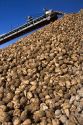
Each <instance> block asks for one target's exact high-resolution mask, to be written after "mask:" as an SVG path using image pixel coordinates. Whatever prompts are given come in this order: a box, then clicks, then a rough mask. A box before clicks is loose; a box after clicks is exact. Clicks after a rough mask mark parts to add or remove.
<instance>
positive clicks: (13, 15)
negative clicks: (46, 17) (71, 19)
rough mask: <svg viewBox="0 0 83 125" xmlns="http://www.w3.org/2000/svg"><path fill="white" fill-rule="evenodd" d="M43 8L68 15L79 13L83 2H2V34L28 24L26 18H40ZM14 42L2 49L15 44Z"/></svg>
mask: <svg viewBox="0 0 83 125" xmlns="http://www.w3.org/2000/svg"><path fill="white" fill-rule="evenodd" d="M43 8H48V9H53V10H60V11H64V12H66V13H71V12H78V11H79V10H80V9H81V8H83V0H0V34H4V33H6V32H8V31H10V30H11V29H13V28H16V27H17V26H19V25H22V24H24V23H25V22H26V17H27V16H29V15H31V16H34V17H36V16H39V15H41V14H42V13H43ZM16 40H17V39H15V40H12V41H10V42H8V43H6V44H4V45H1V46H0V48H3V47H5V46H8V45H9V44H11V43H13V42H15V41H16Z"/></svg>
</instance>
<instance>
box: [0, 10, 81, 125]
mask: <svg viewBox="0 0 83 125" xmlns="http://www.w3.org/2000/svg"><path fill="white" fill-rule="evenodd" d="M0 124H1V125H83V14H82V12H79V13H76V14H68V15H65V16H64V17H63V18H61V19H59V20H57V21H55V22H54V23H51V24H50V25H48V26H46V27H44V28H43V29H40V30H38V31H36V32H35V33H33V34H31V35H29V36H27V37H25V38H22V39H20V40H19V41H18V42H17V43H15V44H13V45H11V46H9V47H7V48H5V49H1V50H0Z"/></svg>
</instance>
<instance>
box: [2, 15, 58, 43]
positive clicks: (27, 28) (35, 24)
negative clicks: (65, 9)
mask: <svg viewBox="0 0 83 125" xmlns="http://www.w3.org/2000/svg"><path fill="white" fill-rule="evenodd" d="M54 20H56V14H55V13H53V14H52V15H48V16H45V15H43V16H41V17H39V18H36V19H34V20H32V21H31V22H28V23H25V24H24V25H22V26H20V27H18V28H16V29H14V30H12V31H10V32H8V33H6V34H4V35H2V36H0V45H1V44H4V43H6V42H8V41H10V40H12V39H14V38H17V37H19V36H21V35H23V34H25V33H28V32H31V31H33V30H35V29H38V28H40V27H42V26H44V25H46V24H49V23H50V22H51V21H54Z"/></svg>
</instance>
